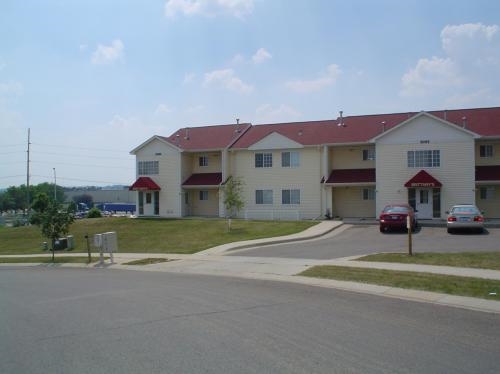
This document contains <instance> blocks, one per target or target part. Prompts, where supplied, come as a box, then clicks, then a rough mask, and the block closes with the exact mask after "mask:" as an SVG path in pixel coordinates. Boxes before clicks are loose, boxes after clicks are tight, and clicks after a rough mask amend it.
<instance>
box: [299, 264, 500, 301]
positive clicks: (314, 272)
mask: <svg viewBox="0 0 500 374" xmlns="http://www.w3.org/2000/svg"><path fill="white" fill-rule="evenodd" d="M299 275H302V276H307V277H314V278H326V279H335V280H342V281H352V282H360V283H370V284H378V285H383V286H390V287H400V288H409V289H416V290H423V291H431V292H439V293H446V294H451V295H459V296H470V297H478V298H482V299H491V300H500V281H498V280H489V279H480V278H469V277H457V276H451V275H439V274H431V273H416V272H409V271H392V270H379V269H365V268H353V267H349V266H331V265H327V266H314V267H312V268H310V269H307V270H306V271H304V272H302V273H300V274H299Z"/></svg>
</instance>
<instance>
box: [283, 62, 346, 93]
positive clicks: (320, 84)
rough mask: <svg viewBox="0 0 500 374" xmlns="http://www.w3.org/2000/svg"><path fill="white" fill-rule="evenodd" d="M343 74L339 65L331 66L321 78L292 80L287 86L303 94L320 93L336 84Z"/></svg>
mask: <svg viewBox="0 0 500 374" xmlns="http://www.w3.org/2000/svg"><path fill="white" fill-rule="evenodd" d="M341 73H342V71H341V70H340V68H339V66H338V65H336V64H331V65H329V66H328V67H327V68H326V72H324V73H322V74H321V75H320V77H319V78H316V79H311V80H300V79H297V80H292V81H289V82H287V83H286V86H287V87H288V88H290V89H291V90H292V91H295V92H301V93H307V92H314V91H320V90H322V89H324V88H326V87H328V86H331V85H333V84H335V82H336V81H337V79H338V77H339V75H340V74H341Z"/></svg>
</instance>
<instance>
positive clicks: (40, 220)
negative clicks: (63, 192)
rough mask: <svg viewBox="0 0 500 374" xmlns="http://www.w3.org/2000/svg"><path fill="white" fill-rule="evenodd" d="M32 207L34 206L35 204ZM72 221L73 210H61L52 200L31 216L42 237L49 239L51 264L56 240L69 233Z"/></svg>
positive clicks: (70, 208)
mask: <svg viewBox="0 0 500 374" xmlns="http://www.w3.org/2000/svg"><path fill="white" fill-rule="evenodd" d="M43 195H45V194H40V195H39V196H41V199H40V201H42V200H43ZM37 201H38V199H37ZM33 205H34V206H35V204H33ZM41 206H43V203H41ZM39 209H40V208H39ZM74 219H75V218H74V210H73V209H72V207H68V209H66V210H63V209H62V207H61V205H60V204H59V203H57V201H53V200H51V201H50V202H49V203H48V205H47V206H45V207H44V208H43V209H42V210H41V211H36V212H35V214H34V215H33V221H34V222H35V223H36V225H38V226H39V227H40V228H41V230H42V235H43V236H45V237H46V238H47V239H50V241H51V243H52V262H54V250H55V244H56V240H57V239H59V237H61V235H65V234H67V233H68V232H69V227H70V225H71V224H72V223H73V221H74Z"/></svg>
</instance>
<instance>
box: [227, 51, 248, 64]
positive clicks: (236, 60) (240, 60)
mask: <svg viewBox="0 0 500 374" xmlns="http://www.w3.org/2000/svg"><path fill="white" fill-rule="evenodd" d="M244 62H245V57H243V55H241V54H239V53H238V54H236V55H234V57H233V58H232V59H231V61H230V63H231V64H233V65H239V64H242V63H244Z"/></svg>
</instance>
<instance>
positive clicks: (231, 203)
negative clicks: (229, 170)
mask: <svg viewBox="0 0 500 374" xmlns="http://www.w3.org/2000/svg"><path fill="white" fill-rule="evenodd" d="M242 193H243V181H242V180H241V179H240V178H234V177H232V176H231V177H229V178H228V179H227V181H226V184H225V185H224V205H225V207H226V216H227V219H228V221H227V229H228V231H231V218H232V217H233V216H234V215H235V214H237V213H238V212H239V211H240V210H241V209H242V208H243V207H244V206H245V202H244V201H243V197H242Z"/></svg>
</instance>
